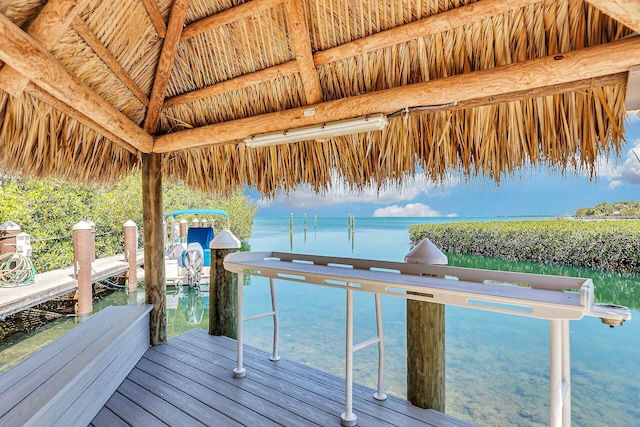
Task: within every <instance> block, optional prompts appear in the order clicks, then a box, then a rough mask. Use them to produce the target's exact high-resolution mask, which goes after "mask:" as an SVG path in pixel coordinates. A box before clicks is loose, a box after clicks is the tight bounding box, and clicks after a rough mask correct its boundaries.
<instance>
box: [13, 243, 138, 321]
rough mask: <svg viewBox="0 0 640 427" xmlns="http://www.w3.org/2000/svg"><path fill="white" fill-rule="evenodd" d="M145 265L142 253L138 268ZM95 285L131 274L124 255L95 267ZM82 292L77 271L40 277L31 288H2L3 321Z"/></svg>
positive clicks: (93, 277) (102, 260)
mask: <svg viewBox="0 0 640 427" xmlns="http://www.w3.org/2000/svg"><path fill="white" fill-rule="evenodd" d="M143 262H144V253H143V252H142V251H141V250H140V251H138V265H141V264H142V263H143ZM91 267H92V268H93V270H94V271H93V274H92V280H93V282H94V283H95V282H97V281H100V280H102V279H104V278H106V277H114V276H118V275H120V274H122V273H124V272H125V271H127V270H129V264H128V263H126V262H125V261H124V254H118V255H114V256H111V257H106V258H100V259H97V260H95V261H94V262H93V263H92V266H91ZM77 288H78V283H77V282H76V280H75V279H74V278H73V267H67V268H62V269H59V270H53V271H47V272H45V273H40V274H36V278H35V282H34V283H33V284H31V285H26V286H19V287H16V288H2V287H0V320H2V319H4V318H6V317H7V316H10V315H12V314H15V313H17V312H19V311H22V310H24V309H27V308H30V307H34V306H36V305H38V304H42V303H43V302H46V301H49V300H52V299H54V298H57V297H60V296H62V295H66V294H68V293H69V292H73V291H75V290H76V289H77Z"/></svg>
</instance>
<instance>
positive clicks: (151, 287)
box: [142, 153, 167, 345]
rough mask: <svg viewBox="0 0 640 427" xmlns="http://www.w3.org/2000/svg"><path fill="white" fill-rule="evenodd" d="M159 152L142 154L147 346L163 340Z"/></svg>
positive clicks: (164, 305)
mask: <svg viewBox="0 0 640 427" xmlns="http://www.w3.org/2000/svg"><path fill="white" fill-rule="evenodd" d="M161 166H162V155H161V154H159V153H143V154H142V221H143V224H142V227H143V230H144V283H145V299H146V302H147V304H153V309H152V310H151V313H150V318H149V321H150V333H151V345H160V344H163V343H165V342H167V296H166V293H165V283H164V282H165V271H164V227H163V225H162V220H163V218H162V169H161Z"/></svg>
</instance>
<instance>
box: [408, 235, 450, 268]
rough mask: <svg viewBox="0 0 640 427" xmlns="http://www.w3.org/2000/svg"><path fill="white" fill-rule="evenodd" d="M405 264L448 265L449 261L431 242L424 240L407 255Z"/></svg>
mask: <svg viewBox="0 0 640 427" xmlns="http://www.w3.org/2000/svg"><path fill="white" fill-rule="evenodd" d="M404 262H407V263H412V264H447V263H448V262H449V260H448V259H447V256H446V255H445V254H444V253H442V251H441V250H440V249H438V247H437V246H436V245H434V244H433V243H432V242H431V240H429V239H423V240H421V241H420V243H418V244H417V245H416V246H415V247H414V248H413V249H411V251H409V253H408V254H407V255H405V257H404Z"/></svg>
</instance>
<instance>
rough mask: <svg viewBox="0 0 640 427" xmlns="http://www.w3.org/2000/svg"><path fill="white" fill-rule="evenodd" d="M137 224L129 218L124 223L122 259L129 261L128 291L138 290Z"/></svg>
mask: <svg viewBox="0 0 640 427" xmlns="http://www.w3.org/2000/svg"><path fill="white" fill-rule="evenodd" d="M137 253H138V226H137V225H136V223H135V222H133V221H131V220H129V221H127V222H125V223H124V260H125V261H126V262H127V263H129V272H128V274H127V277H128V279H129V292H132V291H136V290H138V255H137Z"/></svg>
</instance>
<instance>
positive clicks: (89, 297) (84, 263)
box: [73, 221, 94, 322]
mask: <svg viewBox="0 0 640 427" xmlns="http://www.w3.org/2000/svg"><path fill="white" fill-rule="evenodd" d="M91 241H92V240H91V225H90V224H89V223H88V222H86V221H80V222H79V223H77V224H76V225H74V226H73V258H74V263H73V268H74V275H75V278H76V281H77V282H78V294H77V295H78V312H77V316H78V321H79V322H83V321H84V320H86V319H88V318H89V317H90V316H91V313H92V312H93V288H92V285H91V256H92V254H93V250H94V248H93V247H92V246H91Z"/></svg>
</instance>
